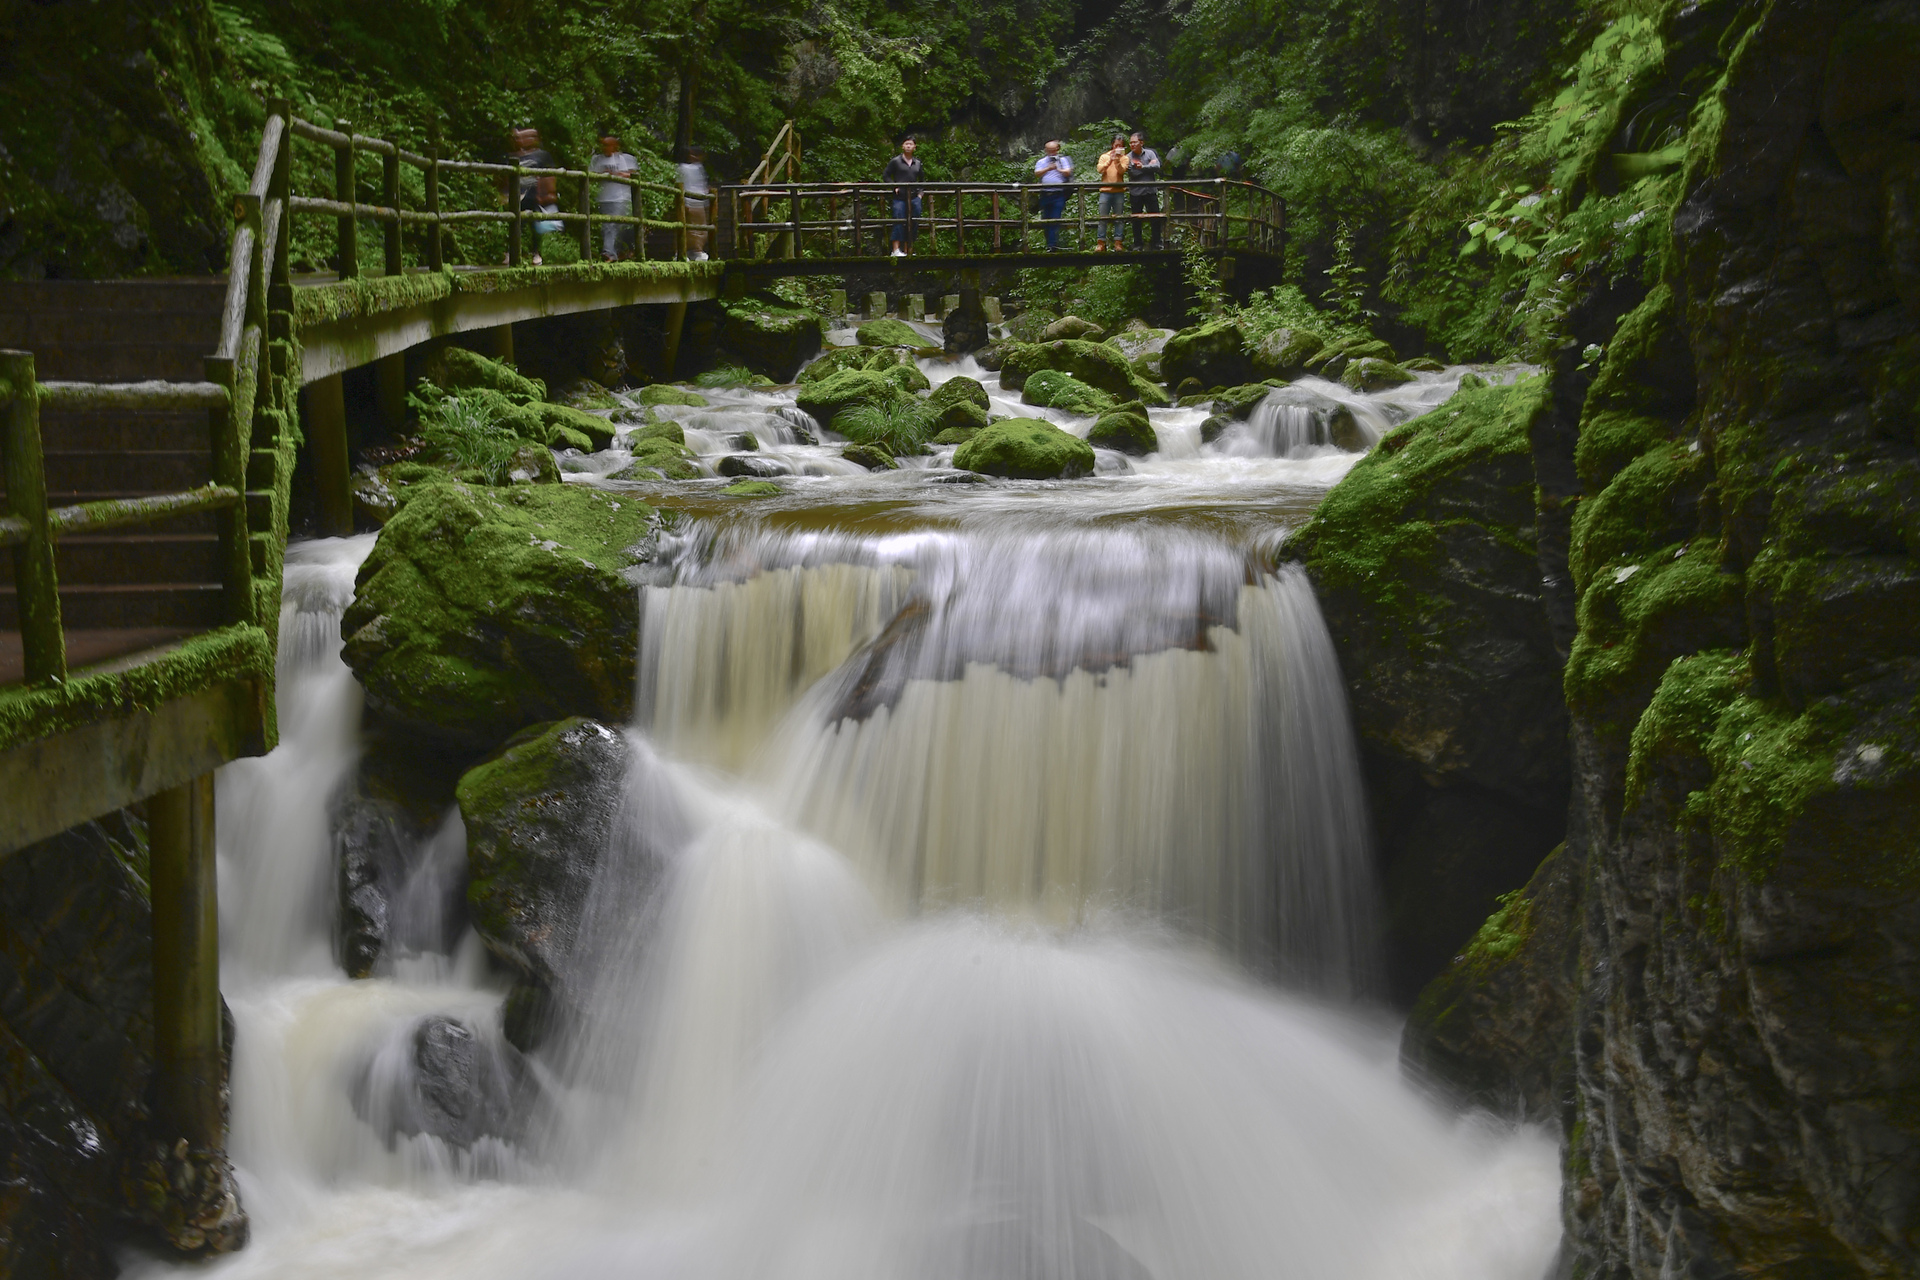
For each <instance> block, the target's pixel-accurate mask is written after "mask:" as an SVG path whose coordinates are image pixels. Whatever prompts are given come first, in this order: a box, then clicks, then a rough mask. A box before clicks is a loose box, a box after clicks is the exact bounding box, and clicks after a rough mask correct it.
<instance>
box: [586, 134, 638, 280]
mask: <svg viewBox="0 0 1920 1280" xmlns="http://www.w3.org/2000/svg"><path fill="white" fill-rule="evenodd" d="M639 167H640V162H639V161H638V160H635V159H634V158H633V157H632V156H631V155H628V154H627V153H626V152H625V151H622V150H621V149H620V139H619V138H618V137H616V136H614V135H613V134H611V133H609V134H608V135H607V136H606V137H604V138H602V139H600V154H599V155H597V156H595V157H594V158H593V159H592V160H590V161H588V162H587V168H588V169H590V170H591V171H592V172H594V173H604V174H610V175H612V176H614V177H619V178H631V177H632V176H633V175H634V173H635V172H636V171H637V170H638V169H639ZM593 202H594V204H595V205H596V206H597V207H598V208H599V210H600V216H601V217H603V218H606V217H619V218H630V217H632V216H633V188H632V187H630V186H628V185H627V184H626V183H624V182H606V181H604V180H603V181H601V182H598V183H596V184H595V185H594V192H593ZM633 239H634V237H633V224H632V223H629V222H608V223H603V224H602V225H601V227H600V256H601V257H602V258H605V259H606V260H607V261H608V262H615V261H618V260H619V259H622V258H631V257H632V256H633Z"/></svg>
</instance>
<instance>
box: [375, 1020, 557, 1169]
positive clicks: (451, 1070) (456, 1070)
mask: <svg viewBox="0 0 1920 1280" xmlns="http://www.w3.org/2000/svg"><path fill="white" fill-rule="evenodd" d="M352 1096H353V1105H354V1110H355V1112H356V1113H357V1114H358V1115H359V1116H360V1118H361V1119H363V1120H365V1121H367V1122H368V1123H369V1124H371V1125H373V1126H374V1127H375V1129H376V1130H378V1131H379V1132H380V1133H381V1135H382V1136H383V1137H384V1138H385V1139H386V1140H387V1142H388V1143H389V1144H392V1142H393V1141H394V1139H395V1138H396V1137H400V1136H406V1137H415V1136H421V1135H424V1136H427V1137H432V1138H438V1139H440V1140H441V1141H442V1142H445V1143H446V1144H447V1145H448V1146H451V1147H458V1148H470V1147H472V1146H473V1145H474V1144H475V1143H476V1142H479V1141H480V1140H481V1139H483V1138H496V1139H498V1140H500V1141H502V1142H508V1143H517V1142H519V1141H521V1139H522V1138H523V1137H524V1136H525V1134H526V1130H527V1124H528V1122H529V1120H530V1119H531V1118H532V1114H533V1112H534V1110H535V1108H536V1107H537V1105H538V1104H539V1102H540V1100H541V1093H540V1087H539V1083H538V1081H537V1079H536V1078H535V1076H534V1073H533V1070H532V1068H531V1067H529V1066H528V1064H527V1061H526V1059H525V1058H524V1057H522V1056H521V1054H520V1051H519V1050H517V1049H515V1048H514V1047H513V1046H512V1045H511V1044H509V1043H507V1042H506V1041H505V1040H504V1039H502V1038H501V1036H500V1034H499V1033H498V1032H493V1031H489V1030H485V1029H481V1028H476V1027H474V1026H472V1025H470V1024H469V1023H466V1022H463V1021H461V1020H460V1019H458V1018H452V1017H447V1016H445V1015H439V1014H436V1015H433V1016H430V1017H426V1018H422V1019H420V1020H419V1021H418V1022H417V1023H415V1024H414V1025H413V1026H412V1027H411V1028H408V1029H406V1030H405V1031H403V1032H402V1033H401V1034H400V1036H399V1037H397V1038H396V1039H395V1041H394V1042H392V1043H390V1044H388V1045H384V1046H382V1047H381V1049H380V1050H379V1051H378V1052H376V1054H375V1057H374V1059H373V1060H372V1061H371V1062H369V1063H368V1064H367V1065H366V1066H365V1067H363V1068H362V1069H361V1072H360V1074H359V1076H358V1077H357V1078H356V1080H355V1081H354V1084H353V1088H352Z"/></svg>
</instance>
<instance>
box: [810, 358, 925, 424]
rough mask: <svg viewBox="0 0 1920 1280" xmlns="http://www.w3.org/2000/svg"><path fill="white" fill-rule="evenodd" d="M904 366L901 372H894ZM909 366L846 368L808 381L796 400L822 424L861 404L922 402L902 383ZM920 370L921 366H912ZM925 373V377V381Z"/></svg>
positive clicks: (916, 371) (831, 421)
mask: <svg viewBox="0 0 1920 1280" xmlns="http://www.w3.org/2000/svg"><path fill="white" fill-rule="evenodd" d="M895 370H901V371H902V373H898V374H897V373H895ZM905 370H906V366H902V365H894V366H890V367H889V368H887V369H886V370H884V371H880V372H874V371H870V370H865V369H847V370H843V371H841V372H839V373H836V374H832V375H830V376H828V377H825V378H821V379H820V380H818V381H816V382H805V383H802V384H801V386H800V393H799V395H798V396H797V397H796V398H795V401H794V403H795V404H796V405H797V406H798V407H799V408H800V410H801V411H802V412H804V413H807V414H810V415H812V417H813V418H814V419H815V420H816V421H818V422H819V423H820V424H821V425H823V426H826V427H832V426H833V419H834V418H835V416H836V415H838V414H841V413H844V412H845V411H846V410H848V409H851V408H854V407H855V406H858V405H888V404H902V403H905V402H907V401H914V403H916V404H918V403H919V402H918V401H917V400H915V399H914V397H913V395H912V394H911V392H909V391H908V389H907V387H906V386H903V385H902V383H903V382H904V381H905V380H906V379H905V378H904V377H903V376H902V374H903V373H904V372H905ZM912 372H914V373H918V372H919V370H917V369H915V370H912ZM924 380H925V379H924V375H922V381H923V382H924Z"/></svg>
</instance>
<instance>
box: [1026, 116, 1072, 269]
mask: <svg viewBox="0 0 1920 1280" xmlns="http://www.w3.org/2000/svg"><path fill="white" fill-rule="evenodd" d="M1033 171H1034V173H1035V174H1037V175H1038V176H1039V178H1040V220H1041V221H1042V222H1045V223H1046V224H1047V252H1048V253H1053V252H1055V251H1056V250H1058V249H1059V248H1060V215H1061V214H1062V213H1063V212H1065V210H1066V207H1067V184H1068V183H1070V182H1072V181H1073V157H1072V156H1070V155H1067V154H1066V153H1065V152H1063V151H1062V150H1060V144H1059V143H1058V142H1049V143H1048V144H1047V148H1046V154H1045V155H1043V156H1041V157H1040V158H1039V159H1038V160H1036V161H1034V162H1033Z"/></svg>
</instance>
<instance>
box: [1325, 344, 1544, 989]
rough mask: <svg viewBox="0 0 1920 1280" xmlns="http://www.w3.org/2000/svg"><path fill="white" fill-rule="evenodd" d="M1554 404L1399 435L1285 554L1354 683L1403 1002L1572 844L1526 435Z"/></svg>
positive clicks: (1407, 429)
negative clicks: (1305, 579)
mask: <svg viewBox="0 0 1920 1280" xmlns="http://www.w3.org/2000/svg"><path fill="white" fill-rule="evenodd" d="M1289 390H1292V388H1289ZM1542 403H1543V385H1542V382H1541V381H1540V380H1538V379H1535V380H1533V381H1530V382H1525V383H1522V384H1520V385H1518V386H1514V387H1501V388H1485V389H1481V390H1476V391H1466V392H1461V393H1460V394H1458V395H1456V396H1454V397H1453V398H1452V399H1451V400H1449V401H1448V402H1447V403H1446V404H1444V405H1441V406H1440V407H1439V408H1437V409H1435V410H1433V411H1432V412H1430V413H1428V414H1427V415H1425V416H1423V417H1420V418H1417V419H1415V420H1414V421H1413V422H1410V423H1408V424H1407V425H1405V426H1403V427H1400V428H1398V429H1397V430H1395V431H1393V432H1392V433H1390V434H1389V435H1388V436H1387V437H1386V439H1384V440H1383V441H1381V443H1380V444H1379V446H1377V447H1376V448H1375V450H1374V452H1373V453H1372V454H1370V455H1369V456H1368V457H1366V458H1364V459H1362V460H1361V461H1360V462H1359V463H1358V464H1356V465H1355V467H1354V469H1353V470H1352V471H1351V472H1349V473H1348V475H1347V477H1346V478H1345V479H1344V480H1342V481H1341V482H1340V483H1339V484H1338V485H1336V486H1335V487H1334V488H1333V490H1332V491H1331V492H1330V493H1329V494H1328V495H1327V498H1326V500H1325V502H1323V503H1322V504H1321V508H1320V511H1319V513H1318V514H1317V515H1316V516H1315V517H1314V519H1313V521H1312V522H1311V523H1310V524H1309V525H1308V526H1307V527H1306V528H1305V529H1304V530H1302V531H1301V532H1300V534H1298V535H1297V536H1296V537H1295V538H1294V539H1293V540H1292V541H1291V542H1290V543H1289V544H1288V551H1287V554H1288V555H1289V556H1290V557H1292V558H1295V559H1298V560H1300V561H1301V562H1302V563H1303V564H1305V566H1306V568H1307V572H1308V575H1309V576H1310V577H1311V578H1312V580H1313V583H1314V586H1315V588H1316V589H1317V591H1318V592H1319V595H1320V600H1321V607H1322V609H1323V610H1324V611H1325V613H1326V617H1327V624H1328V627H1329V629H1330V630H1331V631H1332V633H1333V637H1334V644H1335V647H1336V649H1337V650H1338V652H1339V655H1340V665H1341V669H1342V671H1343V672H1344V673H1345V676H1346V680H1347V688H1348V693H1349V698H1350V700H1351V703H1352V706H1353V713H1354V720H1355V725H1356V727H1357V729H1358V730H1359V735H1360V740H1361V745H1362V754H1363V759H1364V763H1365V765H1366V768H1367V772H1368V781H1369V791H1370V793H1371V795H1372V797H1373V800H1374V802H1375V807H1376V821H1377V822H1378V826H1379V837H1380V845H1381V857H1382V866H1383V876H1384V879H1385V884H1386V893H1387V912H1388V926H1387V927H1388V952H1389V955H1388V965H1389V978H1390V981H1391V984H1392V990H1393V992H1394V993H1395V995H1396V996H1398V997H1399V998H1401V999H1406V1000H1411V999H1412V997H1413V995H1414V994H1415V993H1416V992H1418V991H1419V990H1420V988H1421V987H1422V986H1423V985H1424V984H1425V983H1426V982H1427V981H1428V980H1429V979H1430V978H1432V977H1433V976H1434V975H1435V974H1437V973H1438V972H1439V971H1440V970H1441V969H1442V968H1443V967H1444V966H1445V965H1446V963H1447V962H1448V960H1449V958H1450V957H1452V956H1453V955H1454V954H1455V952H1456V951H1458V950H1459V948H1460V946H1461V945H1462V944H1463V943H1464V942H1465V941H1466V940H1467V938H1469V937H1470V936H1472V934H1473V932H1474V930H1475V929H1476V928H1477V927H1478V926H1479V924H1480V922H1481V921H1482V920H1484V919H1486V917H1487V916H1488V915H1489V914H1490V913H1491V912H1492V910H1493V907H1494V902H1495V899H1496V898H1497V897H1498V896H1499V895H1500V894H1501V893H1503V892H1506V891H1508V890H1510V889H1513V888H1514V887H1516V886H1518V885H1520V884H1523V883H1524V882H1525V880H1526V878H1527V875H1528V873H1529V872H1530V871H1531V870H1532V869H1533V867H1534V866H1536V865H1537V864H1538V863H1539V862H1540V860H1541V859H1542V858H1543V857H1544V856H1545V855H1546V853H1547V851H1548V850H1549V849H1551V848H1552V847H1553V846H1554V845H1555V844H1557V843H1559V841H1560V839H1561V837H1562V833H1563V830H1564V820H1565V818H1564V815H1565V805H1566V794H1567V759H1566V751H1565V742H1566V712H1565V708H1564V706H1563V704H1562V701H1561V693H1560V658H1559V655H1558V653H1557V652H1556V651H1555V649H1554V646H1553V637H1552V634H1551V632H1550V631H1549V629H1548V627H1547V622H1546V617H1545V614H1544V612H1543V611H1542V609H1541V605H1540V570H1539V564H1538V559H1537V553H1536V547H1535V541H1534V532H1533V529H1534V492H1533V491H1534V485H1533V466H1532V456H1531V447H1530V442H1529V438H1528V427H1529V425H1530V423H1531V422H1532V420H1533V418H1534V417H1535V415H1536V414H1537V413H1538V412H1539V411H1540V408H1541V405H1542Z"/></svg>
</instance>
